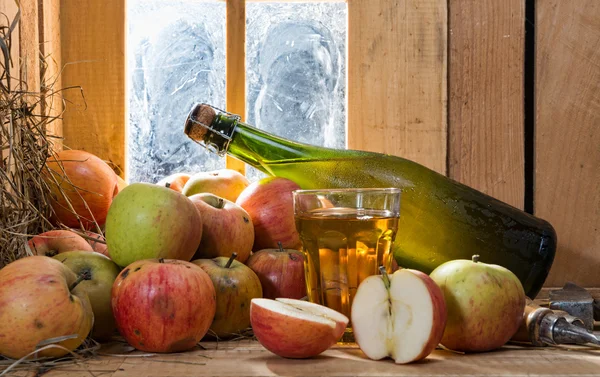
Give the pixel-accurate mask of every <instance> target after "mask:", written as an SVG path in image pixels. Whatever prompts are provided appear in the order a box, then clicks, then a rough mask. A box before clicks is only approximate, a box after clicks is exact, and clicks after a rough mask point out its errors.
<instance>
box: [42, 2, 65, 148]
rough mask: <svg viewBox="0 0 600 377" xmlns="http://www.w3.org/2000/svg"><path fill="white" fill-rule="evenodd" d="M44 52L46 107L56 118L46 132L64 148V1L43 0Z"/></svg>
mask: <svg viewBox="0 0 600 377" xmlns="http://www.w3.org/2000/svg"><path fill="white" fill-rule="evenodd" d="M38 4H39V7H38V8H39V14H40V17H39V28H40V30H39V32H40V53H41V55H42V57H43V59H44V63H45V64H44V65H43V66H42V67H41V71H42V72H41V80H42V95H43V97H44V98H43V101H42V108H43V112H44V114H46V115H47V116H49V117H52V118H54V120H53V121H52V122H51V123H50V124H48V127H47V129H46V133H47V134H48V135H49V136H51V137H52V141H53V142H54V149H55V150H60V149H61V148H62V134H63V132H62V117H61V116H62V111H63V103H62V94H61V93H60V89H61V88H62V75H61V70H62V64H61V62H62V59H61V45H60V0H39V3H38Z"/></svg>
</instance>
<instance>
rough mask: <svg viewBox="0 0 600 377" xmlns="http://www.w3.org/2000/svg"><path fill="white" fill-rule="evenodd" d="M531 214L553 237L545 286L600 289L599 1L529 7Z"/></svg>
mask: <svg viewBox="0 0 600 377" xmlns="http://www.w3.org/2000/svg"><path fill="white" fill-rule="evenodd" d="M536 13H537V16H536V46H537V48H536V115H537V116H536V130H535V192H534V210H535V214H536V215H537V216H539V217H542V218H544V219H547V220H549V221H550V222H551V223H552V224H553V225H554V227H555V229H556V231H557V234H558V243H559V245H558V252H557V255H556V259H555V262H554V265H553V268H552V271H551V273H550V277H549V278H548V281H547V283H546V285H548V286H551V285H555V286H561V285H562V284H563V283H564V282H565V281H566V280H572V281H574V282H575V283H578V284H580V285H583V286H588V287H592V286H594V287H598V286H600V273H599V272H600V2H598V1H597V0H578V1H560V0H538V1H537V2H536Z"/></svg>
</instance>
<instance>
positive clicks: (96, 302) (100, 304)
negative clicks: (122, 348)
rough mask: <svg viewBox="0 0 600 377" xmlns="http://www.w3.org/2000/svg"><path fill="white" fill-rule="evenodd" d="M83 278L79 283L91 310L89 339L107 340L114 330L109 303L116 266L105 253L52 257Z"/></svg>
mask: <svg viewBox="0 0 600 377" xmlns="http://www.w3.org/2000/svg"><path fill="white" fill-rule="evenodd" d="M54 259H56V260H58V261H60V262H62V263H63V264H64V265H65V266H67V267H69V268H70V269H71V271H73V272H74V273H75V274H76V275H78V276H83V277H84V280H83V281H82V282H81V283H79V286H80V287H81V289H82V290H83V291H85V292H86V293H87V295H88V298H89V299H90V303H91V304H92V311H93V312H94V327H93V329H92V338H94V339H96V340H106V339H108V338H110V336H111V335H113V333H114V332H115V330H116V329H117V327H116V324H115V319H114V317H113V312H112V308H111V306H110V297H111V296H110V294H111V290H112V286H113V283H114V282H115V279H116V278H117V276H118V275H119V272H120V270H119V267H118V266H117V265H116V264H115V263H114V262H113V261H111V260H110V258H108V257H107V256H105V255H102V254H100V253H96V252H89V251H67V252H65V253H61V254H58V255H55V256H54Z"/></svg>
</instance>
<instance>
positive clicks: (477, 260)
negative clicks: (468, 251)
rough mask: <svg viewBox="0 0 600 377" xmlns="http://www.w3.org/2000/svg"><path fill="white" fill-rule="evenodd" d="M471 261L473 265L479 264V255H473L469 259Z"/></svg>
mask: <svg viewBox="0 0 600 377" xmlns="http://www.w3.org/2000/svg"><path fill="white" fill-rule="evenodd" d="M471 260H472V261H473V263H477V262H479V255H478V254H475V255H473V256H472V257H471Z"/></svg>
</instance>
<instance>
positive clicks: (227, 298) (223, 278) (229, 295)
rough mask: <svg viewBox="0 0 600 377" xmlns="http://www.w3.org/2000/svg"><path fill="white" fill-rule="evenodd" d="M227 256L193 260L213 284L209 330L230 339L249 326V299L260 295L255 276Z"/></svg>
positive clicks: (257, 280) (260, 291)
mask: <svg viewBox="0 0 600 377" xmlns="http://www.w3.org/2000/svg"><path fill="white" fill-rule="evenodd" d="M236 256H237V255H236V253H233V254H232V255H231V257H230V258H226V257H217V258H214V259H197V260H195V261H192V263H194V264H196V265H198V266H200V268H202V269H203V270H204V271H205V272H206V273H207V274H208V276H210V279H211V280H212V282H213V285H214V286H215V292H216V294H217V311H216V313H215V318H214V320H213V322H212V324H211V326H210V330H211V332H209V333H212V334H214V335H215V336H217V337H218V338H221V339H224V338H230V337H232V336H235V334H239V333H240V332H241V331H243V330H245V329H246V328H248V327H249V326H250V301H251V300H252V299H253V298H261V297H262V288H261V285H260V280H259V279H258V276H256V274H255V273H254V271H252V270H251V269H250V268H249V267H247V266H246V265H244V264H243V263H241V262H238V261H236V260H234V259H235V257H236Z"/></svg>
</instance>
